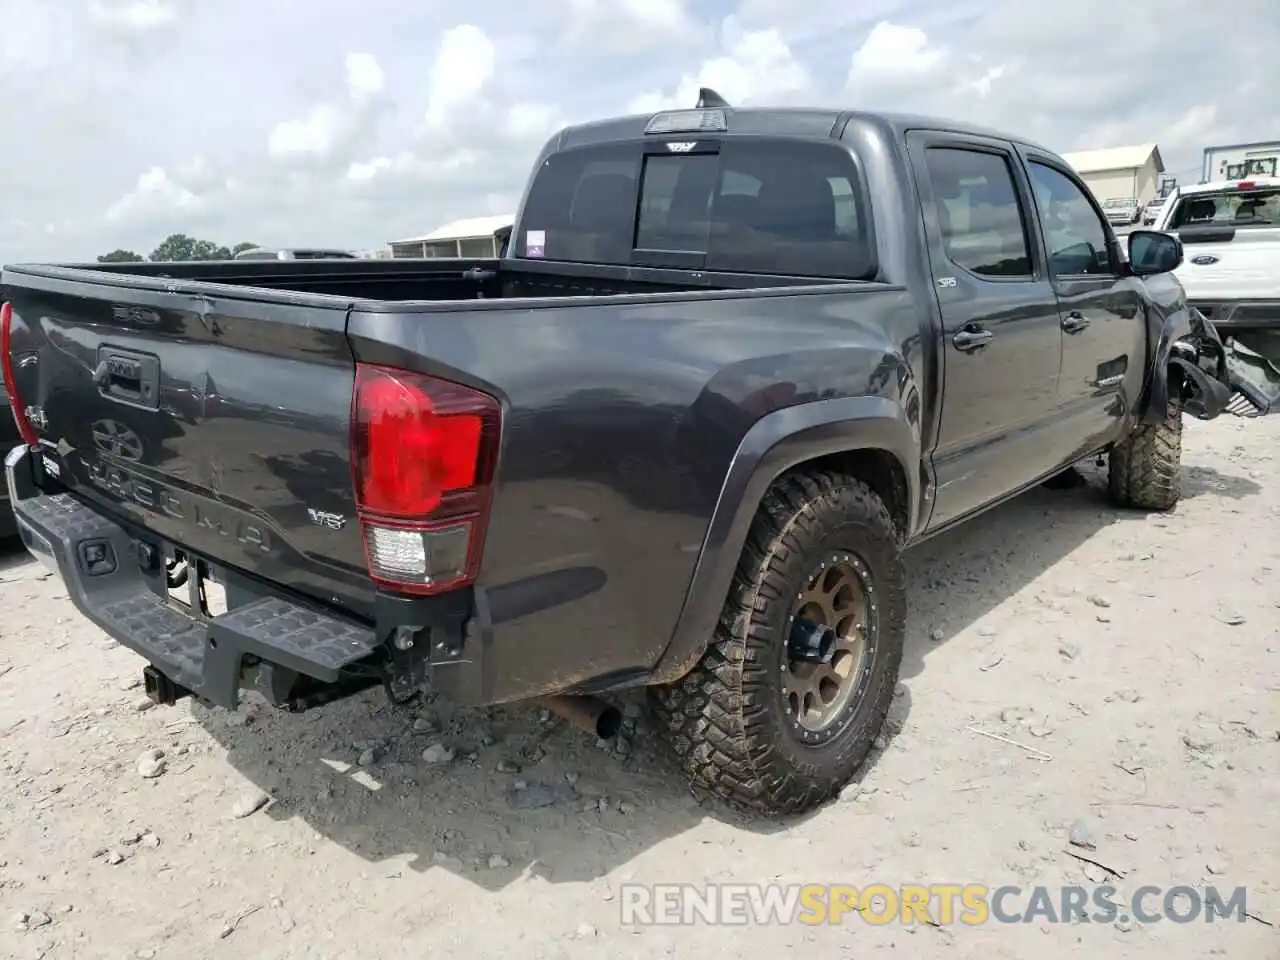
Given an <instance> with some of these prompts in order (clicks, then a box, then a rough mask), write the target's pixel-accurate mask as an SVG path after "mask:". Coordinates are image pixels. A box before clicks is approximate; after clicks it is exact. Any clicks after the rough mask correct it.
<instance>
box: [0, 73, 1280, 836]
mask: <svg viewBox="0 0 1280 960" xmlns="http://www.w3.org/2000/svg"><path fill="white" fill-rule="evenodd" d="M1127 245H1128V250H1127V256H1126V255H1124V253H1123V252H1122V250H1121V248H1120V246H1119V244H1118V241H1117V240H1116V237H1115V235H1114V233H1113V232H1112V230H1111V227H1110V226H1109V224H1108V221H1107V216H1106V213H1105V212H1104V211H1103V210H1102V209H1101V208H1100V207H1099V206H1098V203H1097V201H1096V200H1095V199H1093V198H1092V195H1091V194H1090V191H1089V190H1088V188H1087V187H1086V186H1085V185H1084V184H1083V183H1082V182H1081V180H1080V179H1079V177H1078V176H1077V175H1076V174H1075V173H1073V172H1072V170H1071V168H1070V167H1069V166H1068V165H1067V164H1066V163H1065V162H1064V161H1063V160H1062V159H1061V158H1060V157H1059V156H1057V155H1055V154H1054V153H1052V152H1051V151H1049V150H1046V149H1044V148H1043V147H1039V146H1037V145H1035V144H1033V143H1031V142H1028V141H1026V140H1023V139H1021V138H1018V137H1013V136H1008V135H1005V134H1001V133H998V132H993V131H989V130H985V129H978V128H974V127H970V126H966V125H962V124H957V123H950V122H945V121H937V120H928V119H922V118H915V117H906V116H890V115H881V114H872V113H862V112H856V111H840V110H825V109H791V110H781V109H734V108H733V107H731V106H729V105H728V104H727V103H725V102H724V100H723V99H722V98H719V97H718V96H717V95H715V93H714V91H704V92H703V96H702V98H701V100H700V101H699V104H698V106H697V107H696V108H695V109H689V110H673V111H666V112H662V113H658V114H654V115H646V116H631V117H626V118H621V119H612V120H606V121H603V122H596V123H590V124H586V125H581V126H574V127H569V128H567V129H564V130H562V131H560V132H559V133H557V134H556V135H555V136H554V137H553V138H552V139H551V140H550V141H549V142H548V143H547V144H546V146H545V148H544V149H543V150H542V152H541V154H540V156H538V157H537V160H536V163H535V166H534V168H533V173H532V176H531V177H530V180H529V183H528V185H527V188H526V192H525V196H524V198H523V199H522V202H521V204H520V207H519V213H518V215H517V218H516V221H515V223H514V225H513V229H512V231H511V234H510V237H509V242H508V244H507V249H506V250H505V251H504V254H503V256H501V257H499V258H490V259H458V260H417V261H409V260H383V261H376V260H297V261H275V262H253V261H232V262H219V263H185V264H170V263H164V264H132V263H130V264H95V265H88V266H86V265H74V264H73V265H17V266H8V267H6V268H5V269H4V272H3V278H2V282H3V290H2V291H0V296H2V297H3V299H4V301H5V302H4V306H3V313H2V319H3V323H2V324H0V329H2V333H3V344H2V352H3V359H4V378H5V383H6V385H7V387H8V390H9V394H10V396H11V398H12V400H13V411H14V414H15V417H16V420H17V425H18V427H19V429H20V431H21V438H22V443H21V444H20V445H18V446H16V447H15V448H13V449H12V451H10V453H9V454H8V456H7V459H6V473H7V482H8V486H9V491H10V497H11V500H12V503H13V507H14V510H15V515H16V518H17V522H18V525H19V529H20V533H21V536H22V539H23V541H24V543H25V545H26V547H27V548H28V549H29V550H30V551H31V552H32V553H33V554H34V555H35V556H37V557H39V558H41V559H42V560H43V561H45V562H46V563H47V564H48V565H49V566H50V567H51V568H52V569H54V570H55V571H56V572H57V573H58V574H60V575H61V577H62V578H64V580H65V582H66V584H67V588H68V592H69V594H70V597H71V599H72V601H73V602H74V604H75V605H76V607H77V608H78V609H79V611H80V612H81V613H82V614H83V615H84V616H85V617H87V618H88V619H90V620H91V621H93V622H94V623H95V624H97V625H98V626H99V627H101V628H102V629H103V630H104V631H106V632H107V633H108V634H109V635H110V636H112V637H114V638H116V639H117V640H119V641H120V642H121V643H122V644H124V645H125V646H127V647H129V648H131V649H132V650H134V651H136V652H137V653H138V654H140V655H141V657H142V658H143V659H144V660H145V661H147V665H146V666H145V668H144V671H143V672H144V677H145V681H146V689H147V690H148V692H149V693H150V695H151V696H152V697H153V698H155V699H156V700H158V701H160V702H164V703H172V702H174V701H175V700H177V699H178V698H180V697H184V696H194V697H196V698H199V699H200V700H202V701H205V702H207V703H210V704H213V705H217V706H221V707H224V708H234V707H235V706H236V704H237V703H238V702H239V698H240V697H241V696H242V694H243V692H244V691H246V690H256V691H258V692H260V693H261V694H262V695H263V696H265V697H266V698H267V699H268V700H270V701H271V702H272V703H274V704H276V705H278V706H280V707H282V708H288V709H294V710H301V709H307V708H311V707H316V706H318V705H320V704H322V703H324V702H325V701H330V700H334V699H337V698H340V697H343V696H346V695H348V694H350V693H352V692H354V691H356V690H360V689H364V688H368V687H370V686H379V687H381V688H383V689H384V690H385V691H386V693H387V695H388V696H390V697H391V698H392V699H393V700H394V701H395V702H405V701H407V700H409V699H410V698H412V697H414V696H415V695H416V694H417V693H418V692H420V691H421V690H423V689H426V688H431V689H435V690H437V691H439V692H441V693H442V694H443V695H445V696H446V697H447V698H449V699H450V700H452V701H453V702H455V703H460V704H476V705H487V704H498V703H510V702H514V701H529V700H534V699H543V698H547V701H548V702H550V703H553V704H555V705H556V707H557V709H559V710H560V711H561V712H562V713H565V714H566V715H572V716H574V717H576V718H577V719H578V720H579V721H580V722H582V723H583V724H584V725H591V724H594V725H595V728H596V729H598V730H600V731H601V732H605V733H608V732H609V728H611V727H613V726H615V725H616V724H615V723H613V722H612V721H611V719H610V718H611V717H615V715H616V710H612V711H611V708H609V707H608V706H607V696H608V695H609V694H610V693H612V692H616V691H620V690H623V689H626V688H634V687H641V686H643V687H648V688H649V690H650V692H651V695H652V700H653V703H654V705H655V711H656V716H657V717H658V718H659V720H660V728H661V729H662V731H663V733H664V735H665V738H666V740H667V741H668V742H669V744H670V746H671V747H672V749H673V750H674V753H675V755H676V757H677V758H678V760H679V763H680V764H681V765H682V767H683V769H684V771H685V772H686V773H687V775H688V777H689V779H690V781H691V783H692V784H693V785H694V787H695V789H696V790H697V791H698V792H699V793H701V794H703V795H707V794H710V795H713V796H717V797H719V798H722V799H723V800H725V801H727V802H728V803H730V804H732V805H735V806H737V807H739V808H743V809H747V810H750V811H754V812H756V813H758V814H763V815H778V814H786V813H796V812H799V811H804V810H809V809H812V808H813V807H814V806H816V805H817V804H819V803H822V802H823V801H825V800H827V799H828V798H830V797H832V796H833V795H835V794H836V793H838V791H839V790H840V789H841V788H842V786H843V785H845V784H846V783H847V782H849V781H850V779H851V778H852V777H853V776H854V774H855V773H856V772H857V770H858V769H859V767H860V765H861V764H862V763H863V761H864V759H865V757H866V756H867V754H868V751H869V750H870V749H871V747H872V744H873V741H874V740H875V738H876V736H877V733H878V732H879V731H880V729H881V725H882V723H883V721H884V718H885V715H886V712H887V711H888V709H889V705H890V701H891V700H892V697H893V690H894V685H895V681H896V678H897V676H898V671H899V666H900V662H901V659H902V656H903V643H904V639H905V637H906V632H907V616H906V614H907V598H906V590H907V580H906V576H905V574H904V568H903V564H902V559H901V558H902V553H903V550H904V549H906V548H908V547H911V546H913V545H915V544H918V543H920V542H921V541H923V540H925V539H926V538H929V537H932V536H934V535H936V534H938V533H939V532H941V531H943V530H947V529H950V528H952V527H955V526H956V525H957V524H961V523H963V522H965V521H966V520H968V519H970V518H972V517H974V516H977V515H978V514H980V513H981V512H983V511H984V510H987V509H989V508H991V507H993V506H994V505H996V504H998V503H1001V502H1002V501H1004V500H1007V499H1008V498H1010V497H1013V496H1015V495H1017V494H1018V493H1019V492H1021V491H1024V490H1027V489H1028V488H1030V487H1033V486H1035V485H1037V484H1039V483H1041V482H1042V481H1045V480H1046V479H1048V478H1051V477H1054V476H1055V475H1057V474H1059V473H1061V472H1063V471H1064V470H1066V469H1069V468H1070V466H1071V465H1072V464H1073V463H1075V462H1076V461H1079V460H1081V459H1083V458H1086V457H1089V456H1093V455H1099V454H1103V453H1105V454H1108V455H1109V481H1108V488H1109V490H1110V495H1111V497H1112V498H1113V499H1114V501H1115V503H1116V504H1117V505H1118V506H1119V507H1122V508H1140V509H1147V510H1168V509H1170V508H1172V507H1173V506H1174V505H1175V503H1176V502H1177V501H1178V498H1179V491H1180V486H1179V457H1180V450H1181V432H1182V421H1183V417H1184V415H1185V416H1192V417H1199V418H1202V419H1210V418H1212V417H1215V416H1218V415H1219V414H1221V413H1222V412H1223V411H1224V410H1227V409H1228V408H1230V409H1232V411H1233V412H1239V413H1247V414H1258V413H1262V412H1266V411H1267V410H1269V408H1270V406H1271V405H1272V403H1273V402H1274V401H1275V399H1276V397H1277V394H1278V393H1280V374H1278V373H1277V372H1276V370H1275V369H1274V368H1272V367H1271V366H1270V365H1268V364H1266V363H1265V362H1262V361H1260V360H1259V358H1257V357H1256V356H1254V355H1252V354H1250V353H1248V352H1243V353H1241V352H1237V351H1235V350H1233V349H1232V348H1230V347H1228V346H1224V344H1223V343H1222V341H1221V340H1220V339H1219V338H1218V336H1217V335H1216V333H1215V331H1214V328H1213V326H1212V325H1211V324H1210V323H1208V322H1206V321H1205V319H1204V318H1203V317H1202V316H1200V315H1199V314H1197V313H1196V312H1195V311H1193V310H1190V309H1189V308H1188V306H1187V303H1186V301H1185V298H1184V296H1183V292H1182V288H1181V287H1180V285H1179V283H1178V281H1177V280H1176V279H1175V278H1174V276H1173V271H1174V270H1175V269H1176V268H1177V267H1178V266H1179V264H1180V263H1181V260H1182V246H1181V244H1180V242H1179V241H1178V239H1177V238H1176V237H1174V236H1171V235H1168V234H1162V233H1154V232H1150V231H1142V230H1138V231H1135V232H1134V233H1132V234H1130V235H1129V237H1128V241H1127ZM602 704H604V706H602Z"/></svg>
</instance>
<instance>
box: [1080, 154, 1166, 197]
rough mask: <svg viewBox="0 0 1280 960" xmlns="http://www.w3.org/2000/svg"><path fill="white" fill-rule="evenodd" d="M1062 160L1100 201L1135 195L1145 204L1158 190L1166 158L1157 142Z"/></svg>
mask: <svg viewBox="0 0 1280 960" xmlns="http://www.w3.org/2000/svg"><path fill="white" fill-rule="evenodd" d="M1062 159H1064V160H1066V161H1067V163H1069V164H1070V165H1071V169H1073V170H1075V172H1076V173H1078V174H1080V179H1082V180H1083V181H1084V182H1085V185H1086V186H1088V188H1089V189H1090V190H1092V191H1093V195H1094V196H1095V197H1097V198H1098V202H1099V203H1105V202H1106V201H1108V200H1127V199H1129V198H1130V197H1133V198H1135V199H1136V200H1137V201H1138V203H1140V204H1145V203H1146V202H1147V201H1148V200H1150V199H1151V198H1152V197H1154V196H1156V194H1157V193H1158V188H1159V184H1160V174H1162V173H1164V160H1162V159H1161V158H1160V148H1159V147H1158V146H1156V145H1155V144H1154V143H1144V144H1141V145H1139V146H1136V147H1112V148H1110V149H1108V150H1084V151H1081V152H1080V153H1066V154H1063V156H1062Z"/></svg>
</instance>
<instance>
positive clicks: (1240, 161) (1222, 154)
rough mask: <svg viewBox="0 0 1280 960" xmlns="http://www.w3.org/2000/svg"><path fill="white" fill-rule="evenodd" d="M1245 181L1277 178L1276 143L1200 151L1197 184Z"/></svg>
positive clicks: (1279, 146)
mask: <svg viewBox="0 0 1280 960" xmlns="http://www.w3.org/2000/svg"><path fill="white" fill-rule="evenodd" d="M1247 177H1280V140H1272V141H1270V142H1266V141H1259V142H1258V143H1228V144H1224V145H1222V146H1220V147H1205V148H1204V163H1203V165H1202V166H1201V168H1200V182H1201V183H1209V182H1210V181H1213V180H1244V179H1245V178H1247Z"/></svg>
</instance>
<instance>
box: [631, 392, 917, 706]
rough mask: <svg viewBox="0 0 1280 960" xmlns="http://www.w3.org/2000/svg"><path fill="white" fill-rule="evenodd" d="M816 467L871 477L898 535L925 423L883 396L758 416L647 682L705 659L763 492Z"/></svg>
mask: <svg viewBox="0 0 1280 960" xmlns="http://www.w3.org/2000/svg"><path fill="white" fill-rule="evenodd" d="M812 469H828V470H837V471H839V472H842V473H848V474H851V475H853V476H857V477H858V478H859V479H860V480H862V481H863V482H864V483H866V484H867V485H868V486H870V487H871V488H872V490H873V491H875V493H876V494H877V495H878V496H879V497H880V498H881V499H882V500H884V502H885V505H886V506H887V507H888V508H889V511H890V514H891V516H892V517H893V520H894V524H895V526H897V528H898V534H899V537H900V539H901V540H903V541H905V540H906V539H907V538H908V537H909V536H910V535H911V534H912V533H913V532H914V531H915V530H916V529H917V527H918V524H919V519H920V490H921V486H922V483H921V475H920V430H919V424H918V422H913V420H912V418H911V417H910V416H909V415H908V411H907V408H906V407H904V406H903V405H901V404H899V403H897V402H895V401H893V400H889V399H887V398H884V397H841V398H832V399H827V400H816V401H813V402H811V403H805V404H799V405H797V406H793V407H787V408H786V409H783V410H776V411H774V412H773V413H771V414H769V415H768V416H765V417H763V418H761V419H760V420H758V421H757V422H756V423H755V424H754V425H753V426H752V427H751V429H750V430H748V431H747V433H746V435H745V436H744V437H743V439H742V441H741V443H739V445H738V449H737V451H736V452H735V453H734V456H733V459H732V461H731V462H730V465H729V469H728V471H727V473H726V476H725V480H724V483H723V485H722V486H721V488H720V496H719V498H718V499H717V502H716V506H715V510H714V512H713V513H712V516H711V522H710V524H708V526H707V532H706V534H705V535H704V537H703V542H702V547H701V550H700V552H699V554H698V560H697V563H696V564H695V566H694V571H693V576H692V577H691V579H690V583H689V588H688V591H687V593H686V595H685V601H684V605H683V606H682V607H681V610H680V615H679V617H678V618H677V621H676V625H675V629H674V630H673V631H672V636H671V640H670V641H669V642H668V644H667V646H666V648H665V649H664V650H663V652H662V655H661V656H660V657H659V658H658V662H657V664H656V665H655V666H654V668H653V672H652V675H651V678H650V679H651V682H653V683H672V682H674V681H676V680H678V679H680V677H682V676H684V675H685V674H686V673H688V672H689V670H691V669H692V668H693V667H694V665H695V664H697V662H698V661H699V659H701V657H702V655H703V653H704V652H705V651H706V648H707V644H708V642H709V641H710V638H711V636H712V634H713V633H714V631H715V627H716V622H717V621H718V619H719V617H720V612H721V609H722V608H723V606H724V601H725V598H726V597H727V596H728V592H729V586H730V584H731V583H732V580H733V573H734V570H735V568H736V567H737V564H738V559H739V557H740V556H741V554H742V549H743V546H744V544H745V543H746V539H747V535H748V533H749V531H750V528H751V523H752V521H753V519H754V518H755V515H756V512H757V510H758V509H759V507H760V504H761V502H762V501H763V499H764V496H765V494H766V492H767V491H768V490H769V488H770V487H771V486H772V485H773V484H774V483H776V482H777V481H778V480H779V479H780V478H782V477H784V476H786V475H788V474H791V473H794V472H796V471H798V470H812Z"/></svg>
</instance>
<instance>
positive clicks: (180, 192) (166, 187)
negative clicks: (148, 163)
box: [106, 167, 204, 223]
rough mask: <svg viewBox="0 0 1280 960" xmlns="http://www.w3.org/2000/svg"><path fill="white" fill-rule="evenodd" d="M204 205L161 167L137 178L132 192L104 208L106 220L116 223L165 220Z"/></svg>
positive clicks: (198, 209)
mask: <svg viewBox="0 0 1280 960" xmlns="http://www.w3.org/2000/svg"><path fill="white" fill-rule="evenodd" d="M203 205H204V201H203V200H202V199H201V198H200V197H199V196H198V195H197V194H195V193H193V192H192V191H191V190H189V189H188V188H187V187H184V186H182V185H181V184H178V183H175V182H174V181H173V180H172V179H170V177H169V174H168V173H167V172H166V171H165V169H164V167H152V168H151V169H150V170H147V171H146V172H145V173H143V174H142V175H141V176H139V177H138V182H137V184H136V185H135V186H134V188H133V190H131V191H130V192H129V193H126V194H125V195H124V196H123V197H121V198H120V199H119V200H117V201H116V202H115V203H113V204H111V206H109V207H108V208H107V213H106V219H107V221H108V222H112V223H116V222H120V221H124V220H147V219H155V218H164V217H167V216H170V215H171V214H174V213H187V214H189V213H196V212H199V211H200V209H201V208H202V207H203Z"/></svg>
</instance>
